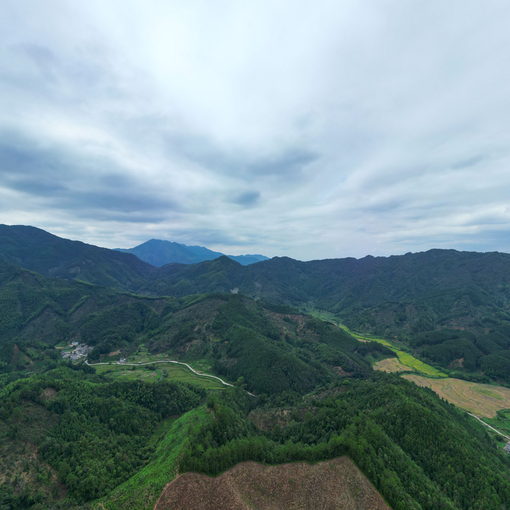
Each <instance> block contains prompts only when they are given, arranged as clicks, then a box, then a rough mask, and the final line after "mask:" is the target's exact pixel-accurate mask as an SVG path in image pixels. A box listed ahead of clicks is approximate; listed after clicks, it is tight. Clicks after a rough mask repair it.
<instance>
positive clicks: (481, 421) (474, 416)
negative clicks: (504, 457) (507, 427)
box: [466, 411, 510, 441]
mask: <svg viewBox="0 0 510 510" xmlns="http://www.w3.org/2000/svg"><path fill="white" fill-rule="evenodd" d="M466 412H467V413H468V414H469V416H472V417H473V418H476V419H477V420H478V421H479V422H480V423H483V424H484V425H485V426H486V427H489V428H490V429H491V430H493V431H494V432H496V433H497V434H499V435H500V436H502V437H504V438H505V439H506V440H507V441H510V437H508V436H507V435H506V434H503V432H500V431H499V430H498V429H495V428H494V427H493V426H492V425H489V424H488V423H485V422H484V421H483V420H482V419H481V418H478V416H476V414H473V413H470V412H468V411H466Z"/></svg>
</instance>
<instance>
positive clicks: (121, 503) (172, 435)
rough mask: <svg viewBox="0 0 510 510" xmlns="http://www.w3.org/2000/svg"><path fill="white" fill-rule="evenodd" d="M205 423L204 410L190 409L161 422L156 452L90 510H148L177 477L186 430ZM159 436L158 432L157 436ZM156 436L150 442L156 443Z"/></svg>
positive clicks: (186, 436) (186, 438) (187, 435)
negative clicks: (146, 462)
mask: <svg viewBox="0 0 510 510" xmlns="http://www.w3.org/2000/svg"><path fill="white" fill-rule="evenodd" d="M207 419H208V416H207V412H206V410H205V408H204V407H199V408H196V409H193V410H192V411H189V412H187V413H186V414H184V415H182V416H181V417H180V418H178V419H177V420H175V421H173V422H171V423H170V422H169V421H167V422H165V424H164V426H163V427H162V428H163V429H164V431H163V437H162V438H161V439H159V442H158V445H157V447H156V451H155V453H154V455H153V457H152V459H151V460H150V461H149V463H148V464H147V465H146V466H145V467H143V468H142V469H141V470H140V471H138V473H136V474H135V475H133V476H132V477H131V478H130V479H129V480H127V481H126V482H124V483H123V484H121V485H119V486H118V487H117V488H115V489H114V490H113V491H112V492H111V493H110V494H109V495H108V496H106V497H104V498H102V499H100V500H99V501H97V502H96V503H95V504H93V505H92V508H93V509H94V510H149V509H152V508H154V504H155V503H156V501H157V499H158V498H159V496H160V494H161V492H162V491H163V489H164V487H165V485H166V484H167V483H169V482H171V481H172V480H173V479H174V478H175V476H176V475H177V468H178V461H179V458H180V456H181V454H182V453H183V451H184V449H185V448H186V445H187V441H189V439H188V438H189V437H190V430H192V429H193V428H195V427H197V426H199V425H200V424H201V423H203V422H204V421H205V420H207ZM161 433H162V432H161V431H160V432H159V434H161ZM157 439H158V438H157V435H156V436H155V438H154V440H155V441H156V440H157Z"/></svg>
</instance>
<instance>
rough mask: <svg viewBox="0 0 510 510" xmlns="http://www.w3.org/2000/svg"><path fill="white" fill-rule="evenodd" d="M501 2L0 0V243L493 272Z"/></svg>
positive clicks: (500, 202)
mask: <svg viewBox="0 0 510 510" xmlns="http://www.w3.org/2000/svg"><path fill="white" fill-rule="evenodd" d="M509 26H510V3H509V2H508V1H507V0H500V1H498V0H485V1H484V2H480V1H479V0H476V1H472V0H413V1H407V0H352V1H351V0H331V1H329V0H314V1H311V0H307V1H299V0H288V1H286V0H256V1H255V0H254V1H251V0H215V1H211V0H203V1H198V0H173V1H172V0H165V1H156V0H151V1H147V0H145V1H135V0H108V1H104V0H87V1H86V2H84V1H83V2H69V1H68V0H65V1H64V0H62V1H58V0H45V1H44V2H40V1H38V0H2V7H1V9H0V223H5V224H30V225H35V226H38V227H41V228H44V229H46V230H49V231H51V232H53V233H56V234H58V235H62V236H64V237H70V238H73V239H80V240H83V241H87V242H91V243H94V244H98V245H101V246H107V247H130V246H134V245H136V244H139V243H140V242H142V241H145V240H147V239H150V238H160V239H169V240H174V241H178V242H184V243H187V244H202V245H206V246H208V247H210V248H214V249H218V250H221V251H224V252H228V253H232V254H239V253H253V252H256V253H264V254H266V255H269V256H274V255H288V256H292V257H295V258H300V259H303V260H306V259H312V258H326V257H340V256H363V255H366V254H373V255H387V254H399V253H405V252H407V251H421V250H424V249H428V248H432V247H440V248H446V247H449V248H457V249H470V250H478V251H485V250H499V251H510V30H509Z"/></svg>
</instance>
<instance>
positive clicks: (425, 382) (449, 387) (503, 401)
mask: <svg viewBox="0 0 510 510" xmlns="http://www.w3.org/2000/svg"><path fill="white" fill-rule="evenodd" d="M402 377H404V378H405V379H407V380H408V381H412V382H414V383H415V384H417V385H418V386H424V387H427V388H430V389H432V390H433V391H434V392H435V393H437V394H438V395H439V396H440V397H441V398H444V399H445V400H447V401H448V402H450V403H451V404H454V405H456V406H457V407H460V408H462V409H465V410H467V411H470V412H472V413H474V414H476V415H477V416H483V417H486V418H494V417H496V413H497V411H500V410H502V409H510V388H505V387H503V386H495V385H494V386H493V385H489V384H480V383H474V382H469V381H463V380H461V379H454V378H450V377H449V378H443V379H431V378H428V377H422V376H419V375H415V374H406V375H403V376H402Z"/></svg>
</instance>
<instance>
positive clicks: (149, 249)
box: [117, 239, 268, 267]
mask: <svg viewBox="0 0 510 510" xmlns="http://www.w3.org/2000/svg"><path fill="white" fill-rule="evenodd" d="M117 251H120V252H124V253H132V254H133V255H136V256H137V257H138V258H139V259H140V260H143V261H145V262H148V263H149V264H152V265H153V266H157V267H160V266H164V265H165V264H172V263H177V264H196V263H198V262H204V261H206V260H214V259H217V258H218V257H221V256H223V255H224V254H223V253H220V252H217V251H212V250H209V249H208V248H205V247H204V246H188V245H187V244H180V243H174V242H172V241H162V240H160V239H151V240H150V241H146V242H145V243H142V244H139V245H138V246H135V247H134V248H128V249H122V248H117ZM227 257H229V258H231V259H232V260H235V261H236V262H239V264H241V265H243V266H248V265H250V264H255V263H256V262H261V261H262V260H268V257H265V256H264V255H227Z"/></svg>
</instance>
